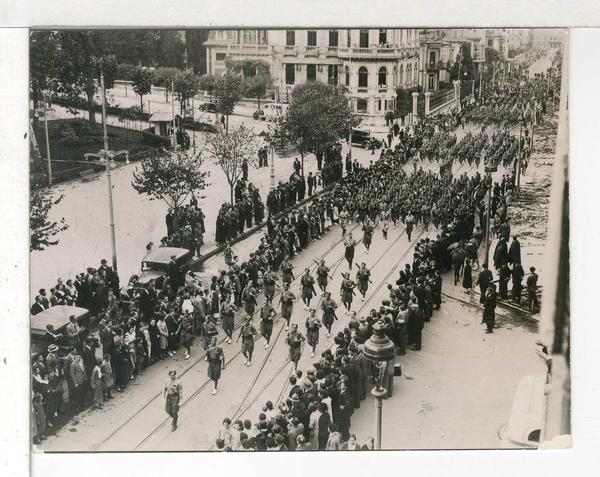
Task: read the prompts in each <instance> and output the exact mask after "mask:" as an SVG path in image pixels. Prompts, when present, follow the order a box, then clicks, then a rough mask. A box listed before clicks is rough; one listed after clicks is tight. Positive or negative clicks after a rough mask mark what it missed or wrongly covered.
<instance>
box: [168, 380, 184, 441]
mask: <svg viewBox="0 0 600 477" xmlns="http://www.w3.org/2000/svg"><path fill="white" fill-rule="evenodd" d="M163 397H164V399H165V411H166V412H167V414H168V415H169V416H170V417H171V431H174V430H175V429H177V419H178V418H179V403H180V402H181V400H182V399H183V386H182V385H181V383H180V382H179V381H177V371H175V370H171V371H169V380H168V381H167V382H166V383H165V388H164V390H163Z"/></svg>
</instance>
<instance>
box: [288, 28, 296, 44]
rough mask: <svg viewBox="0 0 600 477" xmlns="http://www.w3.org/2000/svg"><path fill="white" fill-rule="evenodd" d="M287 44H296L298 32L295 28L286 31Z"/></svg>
mask: <svg viewBox="0 0 600 477" xmlns="http://www.w3.org/2000/svg"><path fill="white" fill-rule="evenodd" d="M285 44H286V45H287V46H294V45H295V44H296V32H295V31H294V30H288V31H286V32H285Z"/></svg>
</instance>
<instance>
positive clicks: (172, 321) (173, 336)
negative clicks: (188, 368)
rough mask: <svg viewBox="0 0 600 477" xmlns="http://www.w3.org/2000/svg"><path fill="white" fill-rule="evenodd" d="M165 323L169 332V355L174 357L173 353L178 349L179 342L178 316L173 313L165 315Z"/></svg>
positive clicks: (179, 324)
mask: <svg viewBox="0 0 600 477" xmlns="http://www.w3.org/2000/svg"><path fill="white" fill-rule="evenodd" d="M165 323H166V324H167V329H168V330H169V338H168V344H169V355H170V356H175V351H176V350H177V348H178V347H179V340H180V338H181V321H180V319H179V316H177V315H176V314H175V313H174V312H171V313H169V314H168V315H167V318H166V319H165Z"/></svg>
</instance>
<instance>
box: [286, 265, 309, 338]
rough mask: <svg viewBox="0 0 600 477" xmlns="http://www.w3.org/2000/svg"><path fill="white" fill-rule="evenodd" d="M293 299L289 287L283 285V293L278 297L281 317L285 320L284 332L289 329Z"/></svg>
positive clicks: (293, 296)
mask: <svg viewBox="0 0 600 477" xmlns="http://www.w3.org/2000/svg"><path fill="white" fill-rule="evenodd" d="M311 278H312V277H311ZM295 299H296V295H294V294H293V293H292V292H291V291H290V286H289V285H288V284H287V283H286V284H285V285H284V289H283V293H282V294H281V295H280V296H279V303H281V316H282V317H283V318H284V319H285V323H286V326H285V329H286V331H287V330H289V329H290V320H291V319H292V310H293V309H294V300H295Z"/></svg>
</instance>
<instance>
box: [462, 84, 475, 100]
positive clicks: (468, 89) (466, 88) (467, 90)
mask: <svg viewBox="0 0 600 477" xmlns="http://www.w3.org/2000/svg"><path fill="white" fill-rule="evenodd" d="M474 82H475V80H469V81H461V82H460V100H461V101H462V100H463V99H465V98H466V97H467V96H469V95H470V94H472V93H473V83H474Z"/></svg>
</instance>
